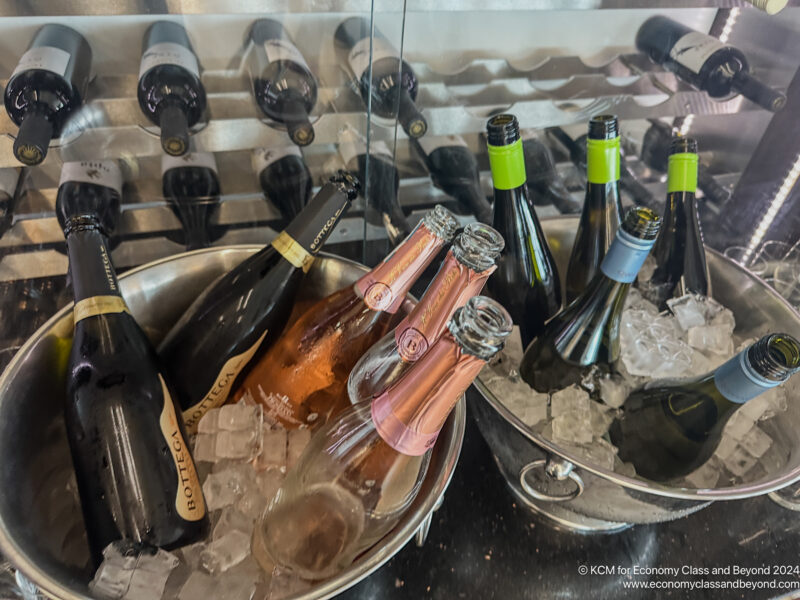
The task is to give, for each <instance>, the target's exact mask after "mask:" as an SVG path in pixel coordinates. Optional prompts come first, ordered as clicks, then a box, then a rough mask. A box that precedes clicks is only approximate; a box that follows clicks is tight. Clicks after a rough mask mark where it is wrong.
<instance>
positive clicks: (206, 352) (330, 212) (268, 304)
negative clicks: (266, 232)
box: [158, 172, 359, 433]
mask: <svg viewBox="0 0 800 600" xmlns="http://www.w3.org/2000/svg"><path fill="white" fill-rule="evenodd" d="M358 188H359V184H358V181H357V180H356V179H355V178H354V177H352V176H351V175H349V174H347V173H344V172H339V174H337V175H336V176H334V177H332V178H331V179H330V181H329V182H328V183H326V184H325V185H324V186H322V189H321V190H320V191H319V192H318V193H317V195H316V196H315V197H314V198H313V199H312V200H311V202H309V203H308V205H306V206H305V208H303V210H302V211H301V212H300V214H299V215H297V217H296V218H295V219H294V220H293V221H292V222H291V223H290V224H289V226H288V227H287V228H286V229H285V230H284V231H283V232H281V233H280V234H278V237H276V238H275V239H274V240H273V241H272V243H271V244H269V245H267V246H266V247H265V248H264V249H263V250H261V251H260V252H258V253H257V254H254V255H253V256H251V257H250V258H248V259H246V260H245V261H244V262H242V263H240V264H239V265H238V266H236V267H234V268H233V269H232V270H231V271H229V272H228V273H226V274H225V275H223V276H222V277H220V278H219V279H217V280H216V281H214V283H212V284H211V285H210V286H209V287H207V288H206V289H205V290H204V291H203V293H202V294H201V295H200V296H199V297H198V298H197V300H195V301H194V302H193V303H192V305H191V306H190V307H189V308H188V309H187V310H186V312H184V314H183V316H182V317H181V319H180V321H178V322H177V323H176V324H175V326H174V327H173V328H172V329H171V330H170V332H169V333H168V334H167V336H166V338H164V341H163V342H162V343H161V345H160V346H159V348H158V353H159V355H160V356H161V359H162V361H163V364H164V368H165V370H166V373H167V374H168V375H169V378H170V380H171V381H172V382H173V384H174V385H175V391H176V396H175V397H176V401H177V402H178V404H179V405H180V407H181V410H182V411H183V419H184V422H185V423H186V429H187V431H189V433H194V432H195V431H196V429H197V423H198V421H199V420H200V418H201V417H202V416H203V415H204V414H205V413H206V412H208V411H209V410H211V409H212V408H216V407H218V406H221V405H222V404H224V403H225V401H226V400H227V399H228V395H229V393H230V391H231V389H232V386H233V384H234V381H235V380H236V378H237V376H239V374H240V373H242V372H243V371H244V369H245V368H246V367H247V365H248V363H250V362H251V359H253V357H254V356H255V355H256V353H257V352H259V353H263V352H264V351H265V350H266V349H268V348H269V347H270V346H271V345H272V343H273V342H274V341H275V340H276V339H277V338H278V336H280V334H281V331H282V330H283V327H284V326H285V325H286V321H287V319H288V318H289V315H290V313H291V312H292V307H293V304H294V299H295V296H296V295H297V290H298V288H299V287H300V282H301V281H302V279H303V275H304V273H305V272H306V271H308V269H309V268H310V267H311V263H313V261H314V256H315V255H316V254H317V252H319V250H320V248H321V247H322V245H323V244H324V243H325V240H326V239H327V237H328V236H329V235H330V233H331V231H333V229H334V227H335V226H336V223H337V222H338V220H339V218H340V217H341V216H342V215H343V214H344V212H345V211H346V210H347V208H348V207H349V206H350V202H351V201H352V199H353V198H355V196H356V195H357V193H358ZM200 365H202V368H198V367H199V366H200Z"/></svg>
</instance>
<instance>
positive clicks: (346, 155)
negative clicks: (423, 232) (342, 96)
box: [339, 127, 411, 246]
mask: <svg viewBox="0 0 800 600" xmlns="http://www.w3.org/2000/svg"><path fill="white" fill-rule="evenodd" d="M339 154H340V155H341V157H342V160H343V161H344V164H345V168H346V169H347V170H349V171H355V172H356V173H358V177H359V178H360V179H361V181H363V182H365V184H364V187H363V188H362V194H363V195H364V198H365V204H366V211H365V213H366V219H367V221H368V222H370V223H372V224H373V225H379V226H383V227H384V228H385V229H386V234H387V236H388V237H389V242H391V244H392V246H397V244H399V243H400V242H402V241H403V240H404V239H406V238H407V237H408V235H409V234H410V233H411V225H409V223H408V219H406V215H405V213H403V209H402V208H401V207H400V201H399V199H398V197H397V192H398V190H399V189H400V174H399V173H398V172H397V168H396V167H395V166H394V159H393V158H392V153H391V151H390V150H389V147H388V146H387V145H386V142H383V141H381V140H371V141H370V144H369V154H367V141H366V140H365V139H364V138H363V137H362V136H361V134H360V133H358V132H357V131H356V130H355V129H353V128H352V127H347V128H345V129H343V130H342V131H340V132H339ZM367 160H369V169H367ZM368 171H369V173H367V172H368ZM367 174H369V177H367Z"/></svg>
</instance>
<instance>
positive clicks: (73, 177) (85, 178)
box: [58, 160, 122, 194]
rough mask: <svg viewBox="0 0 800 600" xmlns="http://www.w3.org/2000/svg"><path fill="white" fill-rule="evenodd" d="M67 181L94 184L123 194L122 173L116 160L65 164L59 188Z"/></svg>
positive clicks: (62, 168)
mask: <svg viewBox="0 0 800 600" xmlns="http://www.w3.org/2000/svg"><path fill="white" fill-rule="evenodd" d="M67 181H79V182H81V183H93V184H94V185H102V186H104V187H107V188H111V189H112V190H114V191H115V192H117V193H118V194H120V193H122V171H120V170H119V165H118V164H117V161H115V160H82V161H79V162H77V161H76V162H65V163H64V165H63V166H62V167H61V178H60V179H59V180H58V185H59V187H60V186H61V185H63V184H64V183H66V182H67Z"/></svg>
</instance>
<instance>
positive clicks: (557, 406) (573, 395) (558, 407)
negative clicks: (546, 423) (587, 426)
mask: <svg viewBox="0 0 800 600" xmlns="http://www.w3.org/2000/svg"><path fill="white" fill-rule="evenodd" d="M590 402H591V400H590V399H589V394H588V392H587V391H586V390H583V389H581V388H580V387H578V386H577V385H571V386H569V387H568V388H564V389H563V390H559V391H558V392H556V393H554V394H553V395H552V396H551V397H550V414H551V415H552V416H553V417H554V418H555V417H559V416H562V415H565V414H566V413H569V412H575V411H578V412H586V413H588V411H589V404H590ZM587 419H588V414H587Z"/></svg>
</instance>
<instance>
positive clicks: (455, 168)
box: [411, 135, 492, 224]
mask: <svg viewBox="0 0 800 600" xmlns="http://www.w3.org/2000/svg"><path fill="white" fill-rule="evenodd" d="M411 147H412V148H413V149H414V151H415V152H416V153H417V154H418V155H419V157H420V158H421V159H422V162H423V163H425V167H426V168H427V169H428V172H429V173H430V174H431V180H433V185H435V186H436V187H437V188H439V189H440V190H442V191H443V192H444V193H445V194H447V195H449V196H452V197H453V198H455V199H456V200H457V201H458V202H459V203H461V204H462V205H463V206H464V208H466V209H467V210H468V211H469V212H470V213H471V214H473V215H475V218H476V219H478V221H481V222H482V223H486V224H491V222H492V206H491V205H490V204H489V201H488V200H486V195H485V194H484V193H483V190H482V189H481V174H480V168H479V167H478V160H477V159H476V158H475V155H474V154H473V153H472V151H471V150H470V149H469V147H468V146H467V143H466V142H465V141H464V138H462V137H461V136H460V135H445V136H431V135H428V136H425V137H423V138H421V139H419V140H416V139H413V138H412V139H411Z"/></svg>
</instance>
